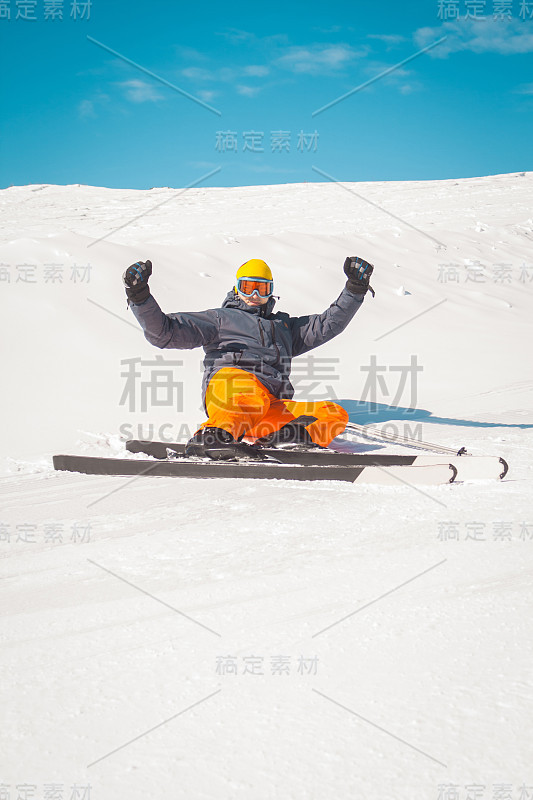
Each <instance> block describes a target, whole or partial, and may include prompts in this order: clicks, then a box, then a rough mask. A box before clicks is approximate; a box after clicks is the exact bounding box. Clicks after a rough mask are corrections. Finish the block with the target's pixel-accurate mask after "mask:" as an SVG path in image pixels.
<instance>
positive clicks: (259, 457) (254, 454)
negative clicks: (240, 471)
mask: <svg viewBox="0 0 533 800" xmlns="http://www.w3.org/2000/svg"><path fill="white" fill-rule="evenodd" d="M185 453H186V454H187V455H188V456H199V457H200V458H206V457H207V458H211V459H212V460H213V461H240V460H244V461H264V460H265V459H266V455H265V454H263V453H261V451H260V450H259V449H258V448H257V447H256V446H255V445H251V444H246V443H245V442H240V441H237V440H236V439H234V438H233V436H232V435H231V433H229V431H225V430H224V429H223V428H200V430H199V431H196V433H195V434H194V436H193V437H192V439H189V441H188V442H187V444H186V445H185Z"/></svg>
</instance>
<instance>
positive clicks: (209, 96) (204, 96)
mask: <svg viewBox="0 0 533 800" xmlns="http://www.w3.org/2000/svg"><path fill="white" fill-rule="evenodd" d="M217 95H218V92H214V91H213V90H212V89H201V90H200V91H199V92H198V97H199V98H200V100H204V101H205V102H206V103H209V102H210V100H214V98H215V97H216V96H217Z"/></svg>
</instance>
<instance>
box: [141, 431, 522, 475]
mask: <svg viewBox="0 0 533 800" xmlns="http://www.w3.org/2000/svg"><path fill="white" fill-rule="evenodd" d="M126 450H128V451H129V452H130V453H144V454H145V455H148V456H152V458H161V459H166V458H169V456H170V457H171V458H172V457H176V456H177V457H180V456H185V445H184V444H180V443H178V442H169V443H167V442H146V441H142V440H139V439H130V440H129V441H127V442H126ZM261 452H263V453H264V454H265V455H267V456H269V457H271V458H275V459H276V460H277V461H281V462H282V463H283V464H306V465H312V464H318V465H321V466H352V467H353V466H361V467H372V466H377V467H399V466H411V467H427V466H433V465H434V464H442V463H443V461H444V462H446V463H449V464H453V466H454V467H455V468H456V470H457V473H458V474H457V480H481V479H497V478H500V479H502V478H504V477H505V476H506V475H507V472H508V470H509V467H508V465H507V462H506V461H505V460H504V459H503V458H499V457H498V456H470V455H461V456H458V455H455V456H450V455H446V457H443V456H442V455H439V454H433V455H423V456H421V455H418V454H416V453H414V454H413V453H411V454H409V455H407V454H401V455H397V454H387V453H377V454H375V453H339V452H337V451H335V450H329V449H325V450H307V451H305V450H287V449H282V448H279V449H274V448H272V449H268V448H265V449H263V450H262V451H261Z"/></svg>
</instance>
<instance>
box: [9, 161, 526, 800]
mask: <svg viewBox="0 0 533 800" xmlns="http://www.w3.org/2000/svg"><path fill="white" fill-rule="evenodd" d="M532 189H533V173H517V174H510V175H496V176H487V177H480V178H475V179H465V180H447V181H426V182H419V181H414V182H403V183H399V182H387V183H385V182H383V183H359V184H343V185H342V186H341V185H333V184H331V183H318V184H290V185H277V186H258V187H239V188H231V189H226V188H203V189H199V188H197V189H190V190H182V189H170V188H157V189H152V190H150V191H131V190H120V191H119V190H111V189H105V188H101V187H89V186H50V185H45V186H19V187H10V188H9V189H5V190H2V191H1V192H0V210H1V226H2V245H1V248H0V275H1V276H2V280H1V285H2V293H3V298H4V303H3V314H2V323H1V324H2V343H3V363H4V375H5V376H6V380H5V381H4V384H3V386H4V391H3V393H2V399H3V402H4V403H5V406H4V415H3V418H4V421H7V424H5V426H4V430H3V435H2V449H1V452H0V492H1V498H2V502H1V507H2V510H1V513H0V553H1V555H2V587H3V604H2V623H1V637H2V638H1V641H2V656H3V658H2V666H3V669H2V688H1V705H2V709H3V712H4V714H3V717H4V723H3V741H2V755H3V759H2V761H3V764H2V770H1V773H0V786H3V785H5V786H9V787H10V788H11V793H12V796H13V797H17V794H16V790H15V787H16V786H20V785H23V784H29V785H33V786H35V787H36V788H35V792H34V795H35V797H37V798H43V797H44V796H45V787H46V786H47V785H48V784H52V783H57V784H61V785H63V786H64V787H65V789H64V792H65V798H67V797H70V796H71V794H72V793H73V791H72V788H71V787H72V786H73V785H74V784H76V785H78V786H79V787H86V786H87V785H89V784H90V785H91V787H92V788H91V794H90V797H91V798H92V800H108V799H109V800H110V799H111V798H116V797H128V798H129V799H131V800H137V798H146V797H149V798H159V797H164V796H172V797H179V798H182V797H183V798H192V797H194V798H195V799H196V798H212V797H217V798H224V799H225V798H228V800H229V798H231V799H232V800H233V799H234V798H247V800H248V798H251V797H253V798H254V799H255V798H257V800H266V799H267V798H268V799H270V798H299V799H300V798H313V799H314V798H324V797H339V798H349V797H350V798H351V797H354V796H361V797H365V798H372V800H374V798H376V800H377V799H378V798H383V797H394V798H397V799H398V800H404V798H405V800H407V799H408V798H409V799H410V798H414V797H417V798H418V797H420V798H422V797H423V798H435V800H436V798H437V797H438V795H439V785H442V784H445V785H447V786H448V785H451V784H454V785H457V786H458V792H459V796H460V797H465V798H466V796H467V791H466V789H465V787H466V786H467V785H469V784H480V785H483V786H484V787H485V789H484V790H483V791H484V794H481V795H480V796H481V797H487V798H489V797H490V798H492V794H493V791H494V787H495V786H497V785H499V784H509V785H511V786H512V792H513V794H512V797H513V800H514V798H519V797H520V794H519V793H520V786H521V785H522V784H525V785H526V786H532V785H533V773H532V770H531V753H530V745H529V741H528V739H529V737H528V735H527V731H528V730H529V729H530V718H531V711H532V705H533V694H532V690H531V656H530V653H531V644H532V634H531V622H530V613H531V612H530V609H531V603H532V601H533V589H532V586H533V583H532V577H533V575H532V573H533V507H532V502H531V501H532V491H531V478H532V468H531V454H532V450H533V434H532V430H533V419H532V412H531V408H532V395H533V391H532V390H533V377H532V375H531V366H530V365H531V355H530V350H531V345H530V344H528V343H530V342H531V340H532V333H533V331H532V327H533V321H532V315H531V294H532V287H533V280H532V277H533V261H532V258H531V252H532V251H531V242H532V240H533V219H532V217H531V208H532V200H533V191H532ZM362 198H367V199H368V200H370V201H371V203H367V202H365V200H364V199H362ZM383 209H386V211H384V210H383ZM386 212H389V213H386ZM391 215H393V216H391ZM130 220H134V221H133V222H130ZM120 226H122V227H120ZM97 240H99V241H97ZM347 255H362V256H363V257H365V258H368V259H369V260H370V261H372V262H373V263H374V264H375V266H376V269H375V274H374V276H373V281H372V284H373V286H374V288H375V290H376V298H375V299H374V300H373V299H372V298H370V297H369V298H368V299H367V300H365V304H364V307H363V309H361V311H360V312H359V314H358V315H357V317H356V318H355V320H354V321H353V322H352V324H351V325H350V326H349V328H348V329H347V331H345V332H344V334H342V335H341V336H339V337H338V338H336V339H334V340H333V341H332V342H331V343H329V344H328V345H325V346H323V347H322V348H321V349H320V350H317V351H315V352H314V355H316V356H317V357H320V358H326V359H328V361H327V362H322V363H324V364H325V365H326V367H328V366H329V367H330V368H331V369H332V372H331V373H327V372H326V373H325V374H324V375H322V376H321V377H320V378H319V380H320V381H321V384H320V387H319V391H320V390H321V391H322V392H323V391H324V386H330V388H331V389H332V390H333V391H334V393H335V395H336V397H337V398H338V399H339V402H341V403H342V404H343V405H344V406H345V407H346V408H347V410H348V411H349V412H350V415H351V419H352V421H354V422H357V423H358V424H361V423H363V424H367V423H369V422H375V423H376V424H377V425H378V426H379V425H385V426H387V428H386V429H388V430H392V429H395V430H398V431H399V432H400V433H403V432H405V429H406V426H407V428H410V429H411V430H413V429H415V428H416V426H417V425H420V426H421V434H422V438H423V439H424V440H426V441H430V442H439V443H442V444H444V445H446V446H450V447H456V446H457V447H459V446H461V445H466V446H467V447H468V449H469V451H470V452H472V453H474V454H478V455H491V454H493V455H501V456H503V457H504V458H505V459H506V460H507V461H508V462H509V464H510V472H509V475H508V477H507V478H506V479H505V480H504V481H502V482H495V481H471V482H465V483H461V484H457V485H447V486H437V487H423V490H421V489H419V488H415V487H410V486H399V487H397V488H389V487H374V486H365V485H363V484H358V485H357V486H352V485H349V484H335V483H334V482H327V483H323V484H316V485H315V484H302V483H301V482H291V481H265V482H260V481H252V480H224V481H222V480H221V481H217V480H209V481H200V480H192V479H184V480H176V479H171V478H154V477H148V476H146V477H143V478H142V479H131V478H115V477H101V476H82V475H78V474H68V473H55V472H54V471H53V469H52V466H51V455H52V454H53V453H54V452H55V453H60V452H63V453H69V452H71V453H87V454H92V455H107V456H121V457H125V453H124V439H125V438H127V436H125V435H124V434H125V433H129V434H131V435H132V436H133V437H135V438H143V434H144V438H148V434H149V433H150V432H151V433H152V438H160V436H161V435H163V436H166V438H167V439H168V440H175V439H178V438H180V439H181V440H183V439H184V438H185V437H186V435H187V432H188V431H189V430H190V432H192V431H193V430H194V429H195V426H196V424H197V423H198V422H200V421H201V420H202V419H203V414H202V412H201V409H200V379H201V373H200V363H201V355H202V353H201V351H199V350H196V351H159V350H155V349H154V348H153V347H151V346H150V345H149V344H148V343H147V342H146V341H145V340H144V338H143V336H142V334H141V333H140V329H139V327H138V325H137V323H136V322H135V319H134V318H133V316H132V314H131V313H130V312H128V311H127V309H126V303H125V298H124V292H123V288H122V284H121V275H122V272H123V271H124V269H125V268H126V267H127V266H128V265H129V264H130V263H132V262H133V261H136V260H138V259H146V258H150V259H151V260H152V262H153V264H154V274H153V276H152V280H151V287H152V291H153V293H154V296H155V297H156V298H157V299H158V301H159V303H160V304H161V306H162V307H163V309H164V310H166V311H169V312H171V311H192V310H201V309H204V308H208V307H216V306H217V305H218V304H219V303H220V302H221V301H222V299H223V298H224V296H225V293H226V291H227V290H228V288H229V287H230V286H231V285H232V280H233V277H234V274H235V270H236V268H237V267H238V266H239V265H240V264H241V263H243V262H244V261H245V260H247V259H248V258H252V257H260V258H264V259H265V260H266V261H267V262H268V263H269V264H270V265H271V267H272V269H273V272H274V278H275V291H276V293H277V294H279V295H280V300H279V301H278V308H280V309H281V310H286V311H289V312H290V313H292V314H305V313H310V312H316V311H322V310H324V308H325V307H326V306H327V305H328V304H329V303H330V302H332V301H333V300H334V299H335V297H336V296H337V294H338V293H339V291H340V289H341V288H342V285H343V283H344V276H343V273H342V264H343V262H344V258H345V257H346V256H347ZM24 265H26V268H24ZM28 265H29V266H30V267H31V266H33V267H34V270H33V272H32V270H31V269H28V268H27V267H28ZM50 265H56V266H59V267H61V268H62V269H63V280H62V282H52V281H51V280H48V281H46V280H45V267H46V266H48V267H50ZM74 265H76V266H77V268H78V272H77V273H74V274H75V275H76V280H74V279H73V277H72V274H73V268H74ZM87 265H90V267H91V268H90V271H89V273H88V275H89V280H87V274H85V278H84V275H83V267H84V266H87ZM505 265H507V271H506V269H505ZM2 270H3V271H2ZM28 274H31V275H33V280H34V282H26V281H24V280H22V279H21V276H22V277H24V275H26V276H27V275H28ZM7 275H8V276H9V278H10V280H9V281H8V280H7V279H6V276H7ZM17 278H18V280H17ZM161 355H162V356H163V357H164V359H165V361H169V360H178V361H181V362H183V363H182V364H181V365H177V366H175V367H173V374H174V375H175V380H176V382H177V383H178V384H179V386H180V387H181V389H182V391H183V397H182V402H181V409H180V410H178V409H177V408H176V405H177V404H178V405H179V403H176V402H175V398H172V405H168V404H166V405H165V404H163V405H159V406H158V405H155V404H154V402H152V403H151V404H150V403H149V404H148V407H147V409H146V410H142V407H141V396H140V389H139V387H137V389H136V395H135V398H134V402H133V408H131V409H130V408H129V399H126V401H125V402H124V403H123V404H122V405H121V404H120V400H121V397H122V394H123V392H124V388H125V377H124V375H123V374H121V373H123V372H124V371H125V370H126V369H127V366H128V365H127V364H125V363H121V362H125V361H126V360H127V359H139V358H142V359H143V361H144V360H154V359H155V358H156V357H157V356H161ZM372 356H375V363H376V364H377V365H380V366H382V367H384V368H385V369H384V370H383V371H382V373H381V374H382V376H383V378H384V381H385V384H384V385H382V386H381V388H379V386H378V396H377V403H378V405H377V408H376V411H375V414H374V415H370V414H369V407H368V403H366V402H359V400H360V398H362V397H363V395H364V390H365V382H366V380H367V376H368V371H366V372H365V371H364V370H361V367H362V366H363V367H364V366H367V367H368V365H369V364H370V363H371V362H370V359H371V357H372ZM412 356H416V363H417V364H418V365H420V366H422V367H423V371H422V372H420V373H419V376H418V381H417V385H416V397H413V393H412V391H411V390H410V384H409V381H407V383H406V386H405V387H404V390H403V393H402V394H401V397H400V398H399V399H398V400H397V401H395V402H394V403H393V399H394V398H393V395H394V394H395V390H396V388H397V385H398V381H399V375H400V373H399V372H398V367H401V366H403V367H406V365H409V364H410V363H411V357H412ZM333 359H338V361H333ZM300 363H304V362H302V361H300ZM390 367H396V372H395V371H394V370H391V369H390ZM139 369H141V368H140V367H139ZM142 375H143V378H144V377H145V373H144V372H142ZM328 375H329V377H328ZM302 381H303V382H301V384H300V396H301V397H302V399H304V398H303V391H302V388H303V385H305V380H303V379H302ZM307 384H310V381H309V380H307ZM387 392H388V393H387ZM369 399H371V398H368V397H367V398H366V400H369ZM152 400H153V398H152ZM413 400H414V402H412V401H413ZM389 404H393V405H395V406H397V408H396V409H391V408H389ZM411 405H413V406H416V409H417V411H416V412H414V413H409V412H408V411H407V410H406V408H409V407H410V406H411ZM359 447H360V449H368V450H369V451H372V452H375V450H374V449H373V448H375V447H376V443H375V442H366V443H360V444H359ZM387 449H392V448H390V447H389V446H388V447H387ZM394 449H396V450H399V448H397V447H396V448H394ZM130 457H132V458H136V457H138V456H134V455H131V456H130ZM281 656H284V657H287V658H288V660H287V658H286V659H285V661H283V659H282V660H281V661H280V660H279V659H280V657H281ZM252 657H256V662H255V664H256V668H257V666H258V665H259V667H261V668H262V672H263V673H264V674H251V673H250V672H246V673H245V670H246V669H248V670H251V669H252V660H251V658H252ZM300 658H303V659H304V660H303V661H299V659H300ZM315 658H316V659H318V660H317V661H313V659H315ZM217 665H218V670H217ZM231 665H236V669H237V674H231V669H230V668H231ZM283 669H288V672H283ZM276 670H277V671H276ZM280 670H281V674H279V671H280ZM224 672H226V674H224ZM2 782H3V783H2ZM19 794H20V791H19ZM74 796H76V795H74ZM77 796H78V797H80V798H81V797H83V794H82V789H80V790H79V792H78V795H77ZM85 796H86V797H88V795H87V792H86V795H85ZM442 796H443V797H444V796H445V795H444V794H443V795H442ZM525 796H527V795H524V797H525ZM450 797H451V795H450Z"/></svg>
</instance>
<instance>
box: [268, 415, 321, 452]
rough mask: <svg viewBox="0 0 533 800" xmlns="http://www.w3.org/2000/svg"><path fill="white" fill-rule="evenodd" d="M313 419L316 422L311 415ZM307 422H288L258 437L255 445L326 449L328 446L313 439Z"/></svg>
mask: <svg viewBox="0 0 533 800" xmlns="http://www.w3.org/2000/svg"><path fill="white" fill-rule="evenodd" d="M311 420H312V421H313V422H314V421H315V417H311ZM305 424H306V423H304V421H303V420H302V421H298V420H293V421H292V422H288V423H287V424H286V425H284V426H283V427H282V428H280V429H279V430H278V431H274V433H269V434H268V435H267V436H262V437H261V438H260V439H256V441H255V445H256V446H258V447H268V448H275V449H287V450H300V451H308V450H326V449H327V448H325V447H322V445H320V444H317V443H316V442H314V441H313V440H312V439H311V436H310V435H309V431H308V430H307V428H306V427H305Z"/></svg>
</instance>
